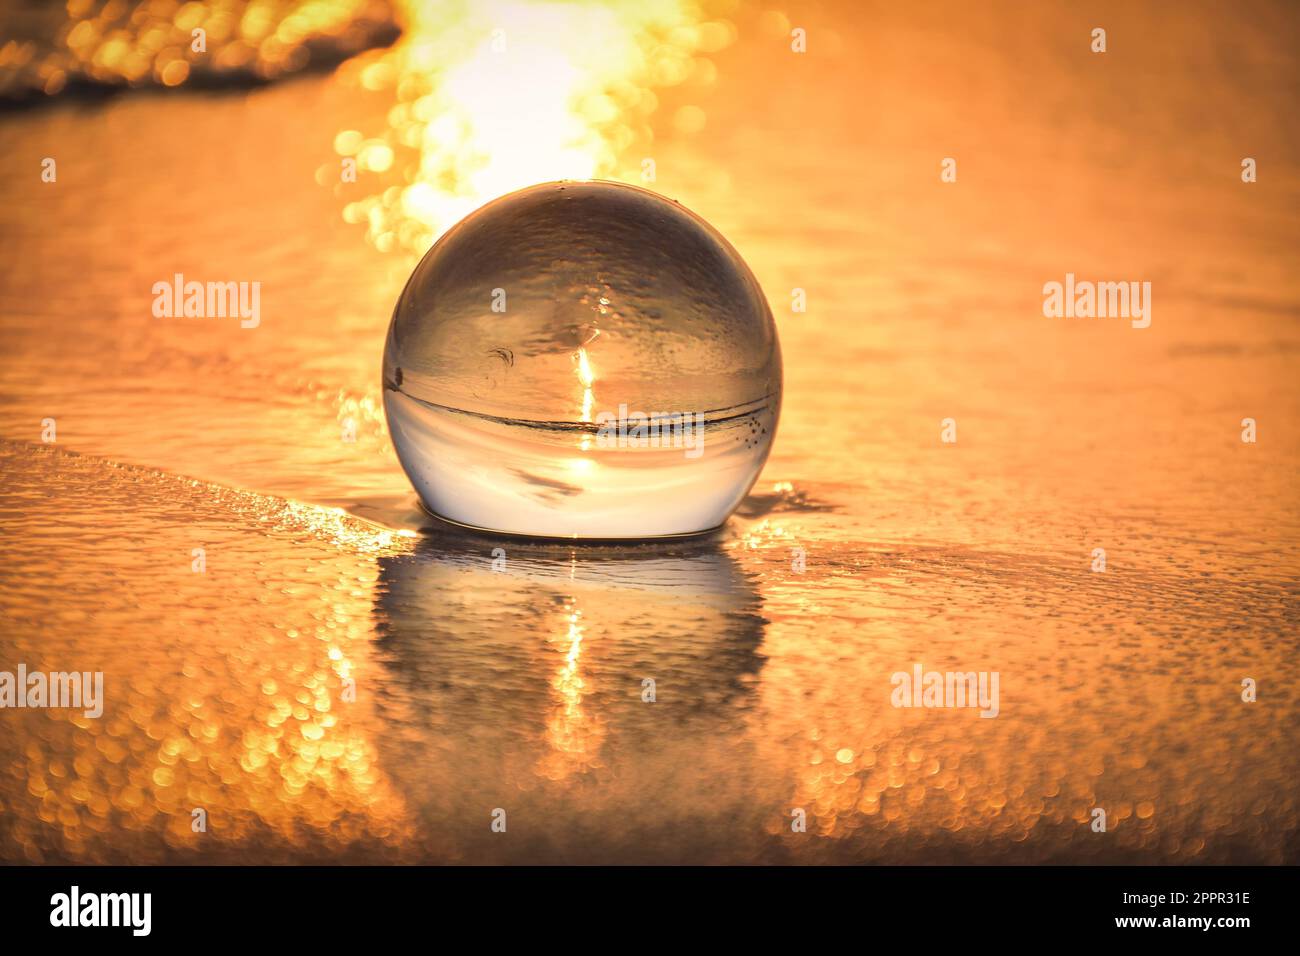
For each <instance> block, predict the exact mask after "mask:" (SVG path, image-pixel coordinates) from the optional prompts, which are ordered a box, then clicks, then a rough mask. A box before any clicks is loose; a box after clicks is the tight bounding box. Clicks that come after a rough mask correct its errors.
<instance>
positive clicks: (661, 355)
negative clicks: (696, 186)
mask: <svg viewBox="0 0 1300 956" xmlns="http://www.w3.org/2000/svg"><path fill="white" fill-rule="evenodd" d="M383 374H384V380H383V385H384V391H383V394H384V410H385V413H386V414H387V416H388V425H389V431H390V433H391V435H392V440H393V447H394V449H395V450H396V451H397V457H398V459H399V460H400V461H401V463H402V467H403V468H404V469H405V470H406V474H407V475H408V476H409V477H410V479H411V483H412V484H413V485H414V486H415V490H416V492H417V493H418V494H419V496H420V499H421V500H422V501H423V503H424V505H425V507H426V508H428V510H429V511H431V512H433V513H434V514H435V515H437V516H439V517H441V518H445V519H448V520H450V521H453V522H456V523H459V524H463V525H468V526H470V527H474V528H479V529H483V530H489V531H497V532H507V533H513V534H523V535H532V536H541V537H567V538H652V537H660V536H665V535H682V534H693V533H697V532H701V531H707V530H709V529H712V528H715V527H717V526H718V525H720V524H722V523H723V522H724V521H726V519H727V516H728V515H730V514H731V512H732V511H733V510H734V509H735V508H736V506H737V505H738V504H739V503H740V501H741V500H742V499H743V498H744V496H745V495H746V493H748V491H749V489H750V488H751V487H752V486H753V484H754V482H755V481H756V480H757V478H758V473H759V471H760V470H761V469H762V467H763V463H764V461H765V460H766V459H767V454H768V450H769V449H770V448H771V445H772V437H773V435H774V433H775V431H776V422H777V417H778V415H779V413H780V407H781V350H780V345H779V343H778V342H777V336H776V327H775V324H774V323H773V321H772V313H771V311H770V310H769V309H768V307H767V302H766V300H765V299H764V297H763V292H762V290H761V289H760V288H759V286H758V282H757V281H755V279H754V276H753V274H752V273H751V272H750V271H749V268H748V267H747V266H746V265H745V263H744V262H743V261H742V260H741V258H740V256H739V255H738V254H737V253H736V250H735V249H733V248H732V247H731V246H730V245H729V244H728V243H727V241H726V240H725V239H723V238H722V236H721V235H720V234H719V233H718V232H717V231H716V230H715V229H713V228H712V227H711V226H709V224H708V223H706V222H705V221H704V220H703V219H701V218H700V217H699V216H696V215H695V214H694V213H691V212H690V211H688V210H686V209H684V208H683V207H682V206H681V205H680V204H678V203H675V202H671V201H669V200H667V199H664V198H663V197H661V196H659V195H657V194H655V193H652V192H650V191H648V190H645V189H640V188H637V187H634V186H626V185H621V184H618V183H608V182H563V183H546V184H543V185H540V186H532V187H530V188H528V189H523V190H520V191H519V192H515V193H511V194H510V195H508V196H504V197H502V198H500V199H497V200H495V201H493V202H491V203H489V204H487V205H486V206H483V207H482V208H481V209H478V210H477V211H475V212H474V213H472V214H471V215H469V216H467V217H466V218H465V219H463V220H462V221H461V222H460V223H458V224H457V225H456V226H455V227H454V228H452V229H451V230H450V231H449V232H447V233H446V235H444V236H443V237H442V238H441V239H440V240H438V242H437V243H436V244H435V245H434V247H433V248H432V249H430V250H429V252H428V253H427V254H426V255H425V256H424V258H423V259H422V260H421V261H420V264H419V265H418V266H417V267H416V269H415V272H414V273H413V274H412V275H411V278H410V279H409V280H408V281H407V283H406V288H405V289H404V290H403V291H402V294H401V297H400V298H399V299H398V300H397V307H396V309H395V310H394V312H393V319H392V322H391V324H390V325H389V328H388V340H387V343H386V345H385V348H384V373H383Z"/></svg>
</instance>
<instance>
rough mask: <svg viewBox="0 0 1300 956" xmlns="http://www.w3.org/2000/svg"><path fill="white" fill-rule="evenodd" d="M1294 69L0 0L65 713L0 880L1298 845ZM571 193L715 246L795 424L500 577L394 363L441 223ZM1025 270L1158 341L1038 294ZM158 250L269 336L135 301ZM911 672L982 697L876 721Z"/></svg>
mask: <svg viewBox="0 0 1300 956" xmlns="http://www.w3.org/2000/svg"><path fill="white" fill-rule="evenodd" d="M1097 27H1101V28H1104V29H1105V30H1106V34H1107V49H1106V51H1105V52H1104V53H1094V52H1093V51H1092V49H1091V47H1092V43H1093V40H1092V31H1093V30H1094V29H1095V28H1097ZM196 30H200V31H202V36H203V38H204V40H203V46H204V49H203V50H202V51H196V50H195V49H194V48H193V46H194V43H195V32H194V31H196ZM795 31H803V33H802V34H801V36H802V37H803V38H804V40H805V41H806V50H805V52H795V50H793V49H792V42H794V41H793V40H792V34H793V33H794V32H795ZM1298 41H1300V8H1297V7H1296V6H1295V5H1294V4H1291V3H1286V2H1277V3H1269V2H1259V0H1251V2H1245V3H1240V4H1234V5H1231V6H1229V5H1223V4H1216V3H1208V2H1206V3H1196V2H1191V3H1179V4H1169V3H1131V2H1124V3H1119V2H1116V3H1065V2H1045V3H1035V4H1014V3H987V4H978V5H972V4H966V3H962V2H957V0H952V2H916V3H907V4H889V3H872V2H852V3H850V2H847V0H845V2H826V3H797V4H796V3H792V4H788V5H785V6H779V5H772V4H769V3H766V2H740V0H731V2H726V0H719V2H704V0H699V2H696V0H647V2H639V3H634V2H627V3H598V2H544V0H513V2H504V0H502V2H490V0H489V2H474V3H470V2H418V0H408V2H404V3H391V4H390V3H383V2H362V0H352V2H348V0H340V2H324V0H316V2H257V0H254V2H248V3H239V2H208V3H177V2H170V0H167V2H165V0H155V2H114V0H109V2H101V0H84V2H80V0H73V2H69V3H67V4H66V5H60V4H47V3H37V2H26V3H25V2H13V0H9V2H5V3H0V243H2V244H3V245H2V246H0V332H2V335H3V340H2V341H3V349H0V475H3V483H2V485H0V669H4V670H10V671H13V670H15V669H16V667H17V665H18V664H19V663H25V664H26V665H27V667H28V668H29V670H37V669H43V670H73V669H75V670H83V671H95V670H102V671H103V672H104V675H105V694H106V702H105V711H104V715H103V717H102V718H101V719H99V720H91V719H87V718H85V717H83V716H82V715H81V714H80V712H78V711H70V710H30V709H26V710H16V709H6V710H4V711H0V860H3V861H4V862H10V863H53V862H95V863H99V862H112V863H146V862H182V863H185V862H194V863H201V862H301V861H318V862H389V861H392V862H493V863H495V862H517V863H538V862H628V863H635V862H649V863H662V862H708V863H712V862H718V863H760V862H799V863H804V862H872V863H945V862H962V863H967V862H987V863H1037V862H1061V863H1106V862H1113V863H1168V862H1174V863H1183V862H1185V863H1199V862H1209V863H1282V862H1290V863H1295V862H1297V859H1298V856H1300V853H1298V851H1297V847H1298V841H1297V832H1296V828H1297V818H1298V813H1297V798H1296V790H1295V780H1296V779H1297V777H1298V776H1300V747H1298V746H1297V744H1298V743H1300V733H1298V732H1297V727H1298V723H1297V720H1298V718H1300V699H1298V697H1297V688H1298V687H1300V674H1298V673H1297V665H1296V660H1297V655H1296V650H1297V646H1296V645H1297V633H1298V629H1297V616H1298V615H1297V590H1298V586H1300V550H1298V547H1300V515H1298V513H1297V501H1298V500H1300V499H1298V497H1297V494H1296V492H1297V478H1298V477H1300V474H1298V467H1300V432H1298V431H1297V424H1296V423H1297V421H1300V389H1298V388H1297V384H1296V370H1297V360H1298V359H1300V280H1298V279H1297V274H1298V273H1297V269H1296V266H1297V260H1296V240H1297V226H1298V224H1300V169H1298V167H1297V159H1296V157H1297V150H1298V149H1300V142H1297V140H1298V139H1300V126H1297V124H1296V122H1295V116H1296V109H1297V104H1298V102H1300V70H1298V69H1297V62H1296V50H1297V49H1300V42H1298ZM1246 157H1251V158H1254V159H1255V160H1256V162H1257V168H1258V181H1257V182H1254V183H1244V182H1243V181H1242V176H1241V173H1242V160H1243V158H1246ZM945 158H952V159H955V160H956V170H957V178H956V181H955V182H943V181H941V177H940V173H941V163H942V162H943V160H944V159H945ZM47 159H53V160H54V161H55V167H54V168H56V170H57V176H56V178H55V179H54V181H46V179H45V178H43V171H44V170H45V169H46V168H47V165H48V164H46V163H45V160H47ZM348 160H351V161H355V169H356V173H357V174H356V176H355V181H348V179H347V178H346V177H345V176H344V175H343V173H342V171H343V170H344V169H345V168H347V163H346V162H345V161H348ZM647 160H650V161H652V164H651V166H647V165H646V161H647ZM651 168H652V169H653V175H654V179H653V181H647V179H646V176H647V170H649V169H651ZM593 177H595V178H606V179H616V180H622V181H626V182H631V183H637V184H640V185H646V186H648V187H649V188H652V189H654V190H656V191H658V192H660V193H663V194H665V195H667V196H669V197H671V198H674V199H677V200H680V201H681V202H682V203H683V204H685V205H686V206H688V207H689V208H691V209H692V210H694V211H695V212H697V213H699V214H700V215H702V216H703V217H704V218H705V219H707V220H708V221H709V222H711V223H712V224H713V225H714V226H716V227H717V228H718V229H719V230H720V231H721V232H722V233H723V234H724V235H725V236H726V237H727V238H728V239H729V240H730V242H731V243H732V244H733V245H734V246H735V247H736V248H737V249H738V250H739V251H740V253H741V254H742V255H743V256H744V257H745V259H746V261H747V262H748V263H749V265H750V267H751V268H752V269H753V270H754V272H755V274H756V276H757V278H758V279H759V281H760V283H761V284H762V286H763V288H764V290H765V291H766V293H767V295H768V299H769V301H770V303H771V306H772V311H773V313H774V315H775V317H776V320H777V324H778V327H779V330H780V335H781V341H782V349H783V352H784V356H785V399H784V405H783V416H782V421H781V424H780V428H779V430H778V433H777V437H776V443H775V446H774V449H773V453H772V456H771V458H770V460H769V462H768V465H767V468H766V471H765V472H764V474H763V476H762V477H761V478H760V481H759V483H758V485H757V486H756V487H755V489H754V491H753V493H752V494H751V495H750V497H749V499H747V501H746V502H745V503H744V505H742V507H741V510H740V512H739V513H738V514H737V515H736V516H734V517H733V518H732V520H731V521H730V522H729V523H728V525H727V526H726V527H725V528H724V529H723V530H722V531H720V532H719V533H717V534H715V535H713V536H711V537H709V538H706V539H703V540H696V541H690V542H677V543H671V544H666V545H665V544H658V545H653V546H651V545H644V546H635V545H629V546H620V547H610V546H586V547H583V546H565V545H558V544H547V543H542V542H533V543H527V542H512V543H511V544H510V545H509V548H508V553H509V567H508V572H507V573H506V574H500V573H494V572H493V571H492V570H491V567H490V562H491V552H492V549H493V548H494V547H496V546H497V544H498V543H499V542H496V541H494V540H492V539H490V538H486V537H478V536H475V535H471V534H468V533H460V532H452V531H449V530H446V529H436V528H432V527H430V526H429V522H428V521H427V520H426V519H424V518H422V516H421V515H420V513H419V511H418V509H417V508H416V506H415V500H414V496H413V493H412V492H411V490H410V486H409V484H408V482H407V480H406V478H405V476H404V475H403V474H402V472H401V469H400V468H399V466H398V465H397V462H396V459H395V457H394V455H393V452H392V449H391V447H390V445H389V441H388V435H387V432H386V428H385V423H384V420H383V413H382V410H381V402H380V375H379V366H380V357H381V355H380V353H381V350H382V347H383V340H384V334H385V331H386V328H387V323H388V319H389V316H390V314H391V310H392V306H393V304H394V302H395V301H396V298H397V295H398V293H399V292H400V290H401V287H402V284H403V283H404V281H405V280H406V278H407V276H409V274H410V272H411V270H412V268H413V267H414V265H415V262H416V261H417V260H418V258H419V256H420V255H421V254H422V253H423V252H424V251H425V250H427V249H428V248H429V246H430V245H431V244H432V242H433V241H435V240H436V238H437V237H438V236H439V235H440V234H441V233H442V232H443V231H445V230H446V229H447V228H448V227H449V226H451V225H452V224H454V223H455V222H456V221H457V220H458V219H459V218H461V217H462V216H464V215H465V214H467V213H468V212H470V211H472V210H473V209H475V208H477V207H478V206H479V205H481V204H483V203H485V202H487V201H488V200H490V199H493V198H495V197H496V196H498V195H501V194H503V193H506V192H509V191H511V190H514V189H517V188H521V187H523V186H527V185H531V184H533V183H537V182H543V181H547V180H554V179H561V178H577V179H580V178H593ZM1067 272H1070V273H1074V274H1075V275H1077V276H1078V277H1079V278H1080V279H1092V280H1101V281H1130V280H1132V281H1139V282H1141V281H1149V282H1150V283H1151V284H1152V303H1151V304H1152V312H1151V315H1152V322H1151V326H1150V327H1149V328H1147V329H1141V330H1139V329H1133V328H1131V327H1130V324H1129V323H1128V322H1127V321H1123V320H1067V319H1049V318H1045V317H1044V316H1043V313H1042V304H1043V291H1042V290H1043V285H1044V283H1046V282H1050V281H1062V280H1063V279H1064V276H1065V274H1066V273H1067ZM176 273H182V274H183V275H184V276H185V277H186V278H187V279H196V280H199V281H236V282H238V281H250V282H251V281H257V282H260V283H261V321H260V324H259V325H258V326H257V328H251V329H245V328H241V327H240V324H239V322H238V321H235V320H230V319H215V320H196V319H182V318H178V319H159V318H155V317H154V315H153V313H152V305H153V299H154V296H153V293H152V291H151V289H152V286H153V284H154V283H155V282H159V281H164V282H169V281H171V279H172V277H173V276H174V275H175V274H176ZM795 289H801V290H803V291H804V294H805V295H806V301H807V308H806V311H802V312H796V311H794V310H793V309H792V301H793V290H795ZM1247 417H1250V418H1254V419H1256V421H1257V423H1258V441H1257V442H1256V443H1253V444H1248V443H1244V442H1243V441H1242V440H1241V431H1242V425H1241V423H1242V420H1243V419H1244V418H1247ZM947 418H952V419H954V420H955V422H956V428H957V439H958V440H957V441H956V442H955V443H944V442H941V440H940V434H941V422H942V421H943V420H944V419H947ZM47 419H53V420H54V422H55V423H56V429H57V438H56V440H55V441H53V442H48V441H43V440H42V439H43V433H45V432H46V431H47V429H46V426H45V425H44V424H43V423H44V422H45V420H47ZM349 430H351V431H354V432H355V440H354V441H346V440H343V435H344V434H345V433H347V432H348V431H349ZM195 548H203V549H204V551H205V554H206V572H205V573H202V574H199V573H194V571H193V570H192V560H193V559H192V553H193V549H195ZM1095 548H1104V549H1105V551H1106V560H1107V566H1106V571H1105V573H1095V572H1093V571H1092V563H1093V549H1095ZM796 549H803V554H804V555H805V556H806V568H805V569H804V570H803V571H802V572H800V571H798V570H796V567H795V566H796V561H795V555H796V554H797V550H796ZM916 663H921V664H923V665H924V666H925V668H926V669H934V670H961V671H967V670H975V671H980V670H989V671H998V672H999V674H1000V688H1001V702H1000V714H999V716H998V717H997V718H996V719H992V720H985V719H980V718H979V717H978V716H977V714H976V713H975V712H973V711H969V710H919V709H918V710H908V709H896V708H894V707H892V706H891V705H890V693H891V690H892V686H891V684H890V675H891V674H893V673H894V672H895V671H899V670H906V671H910V670H911V668H912V666H913V665H914V664H916ZM1247 677H1249V678H1253V679H1254V680H1256V681H1257V682H1258V686H1259V700H1258V701H1257V702H1256V703H1254V704H1246V703H1243V702H1242V700H1241V696H1240V695H1241V681H1242V680H1243V679H1244V678H1247ZM645 678H653V679H654V680H655V682H656V686H657V691H656V696H657V699H656V701H655V702H654V703H652V704H651V703H645V702H643V701H642V699H641V693H642V681H643V679H645ZM348 681H352V682H355V684H354V686H355V689H356V696H355V700H346V699H344V694H343V688H344V687H345V686H349V685H348V684H347V682H348ZM1096 807H1101V808H1104V809H1105V810H1106V813H1107V817H1108V831H1107V832H1106V833H1095V832H1093V831H1092V830H1091V828H1090V826H1089V823H1090V822H1091V820H1092V816H1091V811H1092V810H1093V808H1096ZM196 808H202V809H204V810H205V812H206V814H207V818H208V827H207V830H206V832H194V830H193V829H192V826H191V821H192V811H193V810H194V809H196ZM496 808H502V809H505V810H506V811H507V814H508V820H509V824H508V830H507V832H506V833H504V834H501V833H493V832H491V830H490V824H491V822H492V812H493V810H494V809H496ZM795 808H801V809H803V810H805V812H806V815H807V821H808V827H807V832H806V833H797V832H792V830H791V820H792V811H793V810H794V809H795Z"/></svg>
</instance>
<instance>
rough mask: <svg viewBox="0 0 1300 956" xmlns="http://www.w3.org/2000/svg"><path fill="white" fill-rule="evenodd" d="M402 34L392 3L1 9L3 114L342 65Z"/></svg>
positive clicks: (164, 0) (144, 3) (78, 2)
mask: <svg viewBox="0 0 1300 956" xmlns="http://www.w3.org/2000/svg"><path fill="white" fill-rule="evenodd" d="M400 34H401V29H400V27H399V26H398V24H397V21H396V19H395V16H394V10H393V7H392V5H391V4H389V3H388V2H386V0H333V2H326V3H323V2H320V0H270V2H246V0H224V2H223V0H210V2H203V3H194V2H191V3H181V2H178V0H140V2H136V3H129V2H122V0H70V2H68V3H67V4H53V3H36V2H23V3H17V4H14V5H13V6H10V7H7V8H0V108H6V107H9V108H12V107H15V106H29V105H32V104H34V103H39V102H43V101H46V100H48V99H49V98H50V97H53V96H56V95H59V94H68V93H79V94H96V93H98V94H104V93H113V92H118V91H120V90H124V89H135V88H149V87H152V88H167V87H175V86H181V85H185V86H190V87H196V86H197V87H207V88H212V87H229V86H250V85H255V84H259V83H264V82H267V81H270V80H274V79H277V78H279V77H282V76H286V75H289V74H293V73H298V72H301V71H303V70H309V69H321V68H328V67H333V66H336V65H337V64H338V63H340V62H342V61H343V60H346V59H347V58H348V57H350V56H353V55H355V54H357V53H359V52H361V51H362V50H367V49H370V48H372V47H376V46H386V45H388V44H390V43H392V42H393V41H394V40H396V39H397V37H398V36H400Z"/></svg>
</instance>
